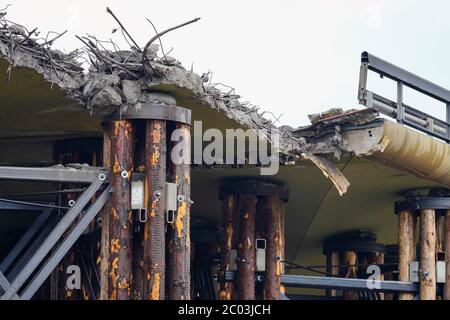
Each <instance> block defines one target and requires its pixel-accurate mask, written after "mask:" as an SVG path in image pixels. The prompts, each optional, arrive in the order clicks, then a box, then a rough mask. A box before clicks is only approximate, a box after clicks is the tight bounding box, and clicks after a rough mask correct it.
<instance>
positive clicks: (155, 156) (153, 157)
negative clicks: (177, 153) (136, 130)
mask: <svg viewBox="0 0 450 320" xmlns="http://www.w3.org/2000/svg"><path fill="white" fill-rule="evenodd" d="M160 155H161V153H160V152H159V150H158V149H155V151H154V152H152V155H151V158H150V164H151V165H152V166H153V167H156V165H157V164H158V162H159V157H160Z"/></svg>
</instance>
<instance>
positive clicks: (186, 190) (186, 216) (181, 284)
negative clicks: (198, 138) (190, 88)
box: [166, 123, 191, 300]
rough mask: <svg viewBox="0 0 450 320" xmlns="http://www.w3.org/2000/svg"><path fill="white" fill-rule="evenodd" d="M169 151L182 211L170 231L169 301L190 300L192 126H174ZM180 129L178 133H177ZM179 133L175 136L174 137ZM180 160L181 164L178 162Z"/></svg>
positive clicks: (168, 243)
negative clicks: (175, 139)
mask: <svg viewBox="0 0 450 320" xmlns="http://www.w3.org/2000/svg"><path fill="white" fill-rule="evenodd" d="M173 125H174V128H173V130H172V131H171V134H172V135H171V136H172V139H173V138H174V136H175V137H177V138H178V139H179V140H177V141H171V143H170V149H169V150H170V152H169V157H170V159H169V181H170V182H172V183H176V184H177V194H178V196H177V200H178V209H177V211H176V213H175V216H174V221H173V223H171V224H169V226H168V230H167V238H166V239H167V250H168V253H167V259H168V261H167V280H166V281H167V297H168V298H169V300H189V299H190V295H191V286H190V281H191V279H190V260H191V240H190V231H189V228H190V226H189V225H190V205H191V197H190V185H191V175H190V159H191V156H190V148H191V142H190V140H191V139H190V126H189V125H187V124H184V123H173ZM175 130H176V131H175ZM174 132H175V134H173V133H174ZM174 161H177V162H178V163H174Z"/></svg>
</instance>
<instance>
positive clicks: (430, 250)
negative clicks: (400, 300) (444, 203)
mask: <svg viewBox="0 0 450 320" xmlns="http://www.w3.org/2000/svg"><path fill="white" fill-rule="evenodd" d="M435 219H436V217H435V210H432V209H424V210H421V212H420V261H419V282H420V299H421V300H436V221H435Z"/></svg>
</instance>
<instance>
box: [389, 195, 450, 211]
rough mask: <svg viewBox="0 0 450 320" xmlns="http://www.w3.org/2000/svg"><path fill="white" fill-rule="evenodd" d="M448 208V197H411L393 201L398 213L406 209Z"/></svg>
mask: <svg viewBox="0 0 450 320" xmlns="http://www.w3.org/2000/svg"><path fill="white" fill-rule="evenodd" d="M423 209H434V210H449V209H450V198H442V197H436V198H413V199H406V200H402V201H396V202H395V213H396V214H398V213H400V212H402V211H406V210H412V211H415V210H423Z"/></svg>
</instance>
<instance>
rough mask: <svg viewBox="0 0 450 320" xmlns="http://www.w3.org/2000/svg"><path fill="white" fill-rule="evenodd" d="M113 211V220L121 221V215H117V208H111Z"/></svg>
mask: <svg viewBox="0 0 450 320" xmlns="http://www.w3.org/2000/svg"><path fill="white" fill-rule="evenodd" d="M111 211H112V216H113V219H114V220H119V215H118V214H117V210H116V208H114V207H112V208H111Z"/></svg>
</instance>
